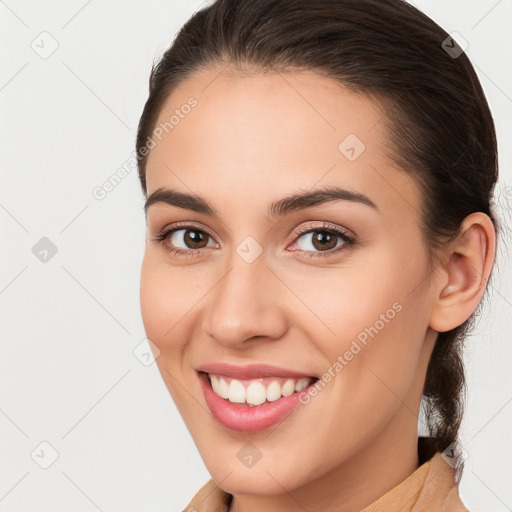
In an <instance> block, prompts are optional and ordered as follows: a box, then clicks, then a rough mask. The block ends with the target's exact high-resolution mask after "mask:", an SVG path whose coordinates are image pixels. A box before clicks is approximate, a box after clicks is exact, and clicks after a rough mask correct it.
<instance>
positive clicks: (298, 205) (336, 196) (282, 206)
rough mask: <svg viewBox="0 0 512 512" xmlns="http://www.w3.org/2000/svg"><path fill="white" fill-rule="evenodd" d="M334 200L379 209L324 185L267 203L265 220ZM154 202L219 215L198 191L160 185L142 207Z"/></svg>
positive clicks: (367, 200)
mask: <svg viewBox="0 0 512 512" xmlns="http://www.w3.org/2000/svg"><path fill="white" fill-rule="evenodd" d="M333 201H352V202H355V203H361V204H364V205H367V206H370V207H371V208H374V209H375V210H377V211H379V212H380V210H379V208H378V207H377V205H376V204H375V203H374V202H373V201H372V200H371V199H370V198H368V197H367V196H365V195H363V194H360V193H359V192H354V191H351V190H347V189H344V188H339V187H326V188H322V189H317V190H314V191H312V192H307V191H306V192H299V193H297V194H293V195H291V196H288V197H285V198H283V199H280V200H279V201H276V202H274V203H272V204H270V205H269V207H268V213H267V217H266V218H265V220H266V221H268V222H271V221H272V220H273V219H275V218H277V217H283V216H284V215H286V214H288V213H291V212H294V211H298V210H303V209H305V208H311V207H313V206H318V205H321V204H325V203H330V202H333ZM157 203H163V204H168V205H171V206H177V207H178V208H184V209H187V210H192V211H194V212H198V213H204V214H206V215H211V216H212V217H218V212H217V210H216V209H215V208H214V207H213V206H212V205H211V204H210V203H209V202H208V201H207V200H206V199H204V198H202V197H200V196H197V195H192V194H186V193H183V192H178V191H176V190H172V189H168V188H163V187H160V188H158V189H156V190H155V191H154V192H152V193H151V194H150V195H149V197H148V198H147V200H146V203H145V205H144V211H145V212H146V214H147V211H148V208H149V207H150V206H151V205H152V204H157Z"/></svg>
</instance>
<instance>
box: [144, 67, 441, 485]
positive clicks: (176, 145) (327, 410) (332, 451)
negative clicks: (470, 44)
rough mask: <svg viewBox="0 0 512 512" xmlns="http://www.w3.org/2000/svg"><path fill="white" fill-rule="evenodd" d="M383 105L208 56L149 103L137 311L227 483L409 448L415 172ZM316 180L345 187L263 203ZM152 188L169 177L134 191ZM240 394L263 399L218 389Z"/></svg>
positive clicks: (425, 337)
mask: <svg viewBox="0 0 512 512" xmlns="http://www.w3.org/2000/svg"><path fill="white" fill-rule="evenodd" d="M191 97H193V98H192V99H191ZM173 116H174V117H173ZM383 116H385V113H384V112H383V111H382V110H380V109H379V108H378V106H377V104H376V103H374V102H373V101H372V100H370V99H368V98H365V97H363V96H361V95H357V94H355V93H352V92H349V91H347V90H346V89H345V88H343V87H342V86H340V85H339V84H338V83H337V82H334V81H332V80H330V79H328V78H325V77H321V76H319V75H316V74H314V73H310V72H308V73H306V72H298V71H296V72H287V73H280V74H279V73H268V74H257V75H252V76H243V77H242V76H238V75H236V74H235V73H232V74H227V73H220V70H219V69H216V70H209V71H201V72H199V73H196V74H195V75H194V76H193V77H192V78H191V79H190V80H188V81H187V82H186V83H183V84H182V85H181V86H180V88H179V89H177V90H176V91H175V92H173V94H172V96H171V97H170V98H169V99H168V101H167V103H166V104H165V105H164V108H163V109H162V110H161V112H160V114H159V118H158V121H157V125H156V127H157V128H156V131H155V132H154V133H155V134H157V136H153V143H152V144H151V145H150V147H151V148H152V149H151V150H150V153H149V157H148V161H147V189H148V197H149V198H151V197H153V198H152V199H150V201H149V203H150V204H149V205H148V209H147V224H148V238H147V244H146V251H145V255H144V261H143V264H142V273H141V307H142V316H143V321H144V326H145V329H146V333H147V337H148V338H149V339H150V340H151V342H152V343H153V344H154V345H156V347H158V350H156V349H155V351H156V353H158V351H159V355H158V357H157V364H158V368H159V370H160V372H161V375H162V377H163V380H164V382H165V384H166V386H167V387H168V389H169V392H170V393H171V395H172V398H173V399H174V401H175V403H176V405H177V407H178V409H179V411H180V413H181V415H182V416H183V419H184V421H185V423H186V425H187V427H188V429H189V430H190V433H191V435H192V437H193V439H194V441H195V443H196V445H197V447H198V449H199V451H200V453H201V456H202V458H203V460H204V462H205V464H206V466H207V468H208V470H209V472H210V473H211V475H212V477H213V478H214V480H216V481H217V482H218V483H220V485H221V487H222V488H223V489H225V490H227V491H228V492H231V493H234V494H236V493H247V494H279V493H282V492H283V488H284V489H287V490H288V491H291V490H293V489H297V488H299V487H300V486H303V485H306V484H308V483H311V482H313V481H315V480H316V479H318V478H319V477H324V478H325V477H326V476H327V475H328V474H333V475H334V474H339V473H340V472H343V473H345V474H346V475H351V477H354V478H355V477H356V476H355V475H357V472H358V471H359V472H361V471H363V472H364V471H369V469H368V468H369V467H370V463H372V464H373V463H374V461H375V460H379V458H381V460H385V459H386V458H387V457H388V456H389V454H391V453H393V452H394V450H397V449H398V450H400V449H401V450H406V451H409V452H410V453H415V451H416V443H417V421H418V420H417V412H418V406H419V401H420V398H421V394H422V389H423V383H424V380H425V372H426V368H427V363H428V359H429V356H430V353H431V350H432V347H433V342H434V340H435V334H436V333H435V332H434V331H433V330H432V329H430V328H429V315H430V311H431V304H432V300H433V292H432V289H431V287H430V286H431V285H430V283H429V279H428V277H429V275H430V273H429V271H428V266H427V259H426V249H425V246H424V245H423V242H422V238H421V233H420V225H419V211H420V195H419V189H418V188H417V186H416V185H415V183H414V181H412V179H411V178H410V177H408V176H407V175H406V174H405V173H404V172H403V171H400V170H399V169H397V168H396V166H394V165H393V163H392V161H391V160H390V158H389V157H388V156H387V155H389V145H388V142H387V139H386V131H385V122H384V119H383ZM170 119H171V121H170ZM166 123H167V124H166ZM326 188H329V189H331V190H334V189H335V188H336V189H340V190H341V189H344V190H345V191H347V192H346V193H344V194H343V193H338V194H331V195H327V194H324V195H321V194H320V195H318V194H317V195H316V196H313V200H309V199H304V200H300V199H297V198H296V199H290V200H287V201H285V202H284V203H280V202H281V201H283V199H284V198H290V197H292V196H299V195H303V194H305V195H306V196H307V195H310V194H316V193H318V192H319V191H322V190H324V189H326ZM160 189H164V190H172V191H174V192H175V193H176V194H174V195H172V194H170V193H169V194H167V195H166V194H160V195H159V197H156V196H154V195H153V196H152V194H154V193H155V191H157V190H160ZM179 194H182V195H179ZM188 195H190V196H193V197H194V198H196V199H194V200H193V201H192V200H191V199H190V198H188ZM363 196H364V197H363ZM197 198H202V200H203V201H202V202H201V201H199V199H197ZM177 199H178V200H179V201H177ZM327 199H329V200H327ZM178 202H179V204H180V205H178ZM270 205H274V206H273V207H271V206H270ZM206 206H208V207H209V208H207V207H206ZM184 226H185V227H184ZM170 229H174V231H173V232H172V233H170V234H169V230H170ZM336 230H337V231H338V232H340V233H341V234H337V233H336ZM162 232H163V233H164V235H165V234H166V233H167V234H168V236H166V237H161V238H163V240H160V243H159V242H158V241H157V240H156V237H157V235H158V234H160V233H162ZM345 236H346V237H348V238H345ZM350 239H352V240H353V243H352V242H350ZM171 248H175V249H177V250H178V251H179V252H170V251H169V249H171ZM223 365H224V366H223ZM249 365H251V366H253V371H252V373H251V372H250V371H244V370H247V367H248V366H249ZM268 365H271V366H272V368H264V367H263V366H268ZM258 366H259V367H258ZM200 370H203V371H200ZM205 370H206V371H207V373H210V374H214V375H216V376H217V377H219V378H220V377H221V376H223V380H224V383H220V384H219V386H220V389H217V392H218V393H219V394H220V395H229V394H230V393H231V395H230V398H231V400H230V399H226V398H222V397H220V396H218V395H217V394H215V393H214V392H213V390H212V389H211V387H210V384H209V378H208V377H207V373H203V372H204V371H205ZM301 376H302V377H311V378H315V379H318V380H317V381H316V383H313V384H310V382H311V379H310V380H306V381H304V380H300V377H301ZM289 381H292V382H291V383H290V382H289ZM296 384H297V389H299V388H300V387H301V385H302V386H304V385H308V384H309V385H308V387H306V388H304V389H302V390H300V389H299V391H298V392H294V390H295V385H296ZM244 392H245V395H244ZM290 393H292V394H291V395H290ZM282 395H284V396H282ZM244 396H247V397H248V399H249V400H250V401H252V402H253V403H259V402H261V401H262V400H265V402H264V403H263V404H262V405H260V406H256V407H252V406H249V405H247V404H241V403H232V401H233V402H236V401H239V402H240V401H243V400H244ZM278 396H281V398H277V397H278ZM414 457H415V455H414Z"/></svg>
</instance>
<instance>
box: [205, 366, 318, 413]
mask: <svg viewBox="0 0 512 512" xmlns="http://www.w3.org/2000/svg"><path fill="white" fill-rule="evenodd" d="M202 373H204V374H205V375H206V376H207V380H208V382H209V384H210V386H211V388H212V390H213V392H214V393H215V394H216V395H217V396H219V397H221V398H224V399H225V400H227V401H229V402H231V403H233V404H239V405H246V406H249V407H257V406H259V405H262V404H264V403H267V402H275V401H277V400H279V399H280V398H283V397H288V396H291V395H293V394H294V393H298V392H299V391H301V390H303V389H304V388H306V387H308V386H309V385H310V384H312V383H314V382H315V381H317V380H318V378H317V377H300V378H286V377H262V378H258V379H250V380H240V379H233V378H231V377H227V376H225V375H220V374H214V373H206V372H202Z"/></svg>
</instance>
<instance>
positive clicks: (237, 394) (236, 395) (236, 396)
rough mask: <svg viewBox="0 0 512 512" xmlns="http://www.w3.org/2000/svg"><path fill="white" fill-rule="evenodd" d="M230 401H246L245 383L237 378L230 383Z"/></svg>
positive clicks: (237, 402)
mask: <svg viewBox="0 0 512 512" xmlns="http://www.w3.org/2000/svg"><path fill="white" fill-rule="evenodd" d="M229 401H230V402H233V403H234V404H243V403H244V402H245V388H244V385H243V384H242V383H241V382H240V381H239V380H236V379H233V380H232V381H231V382H230V383H229Z"/></svg>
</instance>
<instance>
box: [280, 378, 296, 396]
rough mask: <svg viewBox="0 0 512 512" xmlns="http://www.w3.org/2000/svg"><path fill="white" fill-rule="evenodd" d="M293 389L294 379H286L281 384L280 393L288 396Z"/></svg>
mask: <svg viewBox="0 0 512 512" xmlns="http://www.w3.org/2000/svg"><path fill="white" fill-rule="evenodd" d="M294 391H295V381H294V380H293V379H288V380H287V381H286V382H285V383H284V386H283V389H282V391H281V393H282V394H283V396H290V395H291V394H292V393H293V392H294Z"/></svg>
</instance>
